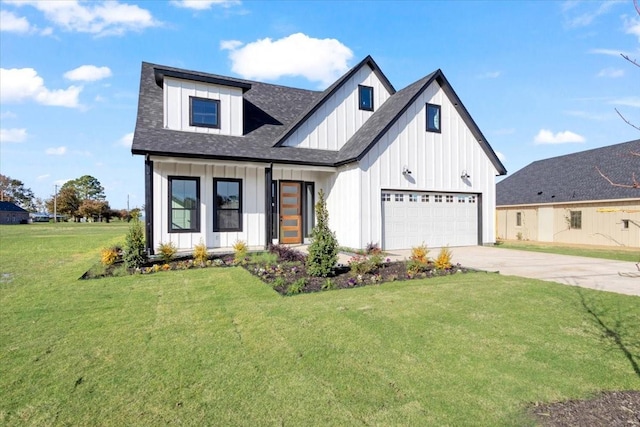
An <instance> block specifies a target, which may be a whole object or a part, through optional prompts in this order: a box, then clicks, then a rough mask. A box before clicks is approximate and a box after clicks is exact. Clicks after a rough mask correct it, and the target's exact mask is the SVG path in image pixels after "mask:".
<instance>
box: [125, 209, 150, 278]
mask: <svg viewBox="0 0 640 427" xmlns="http://www.w3.org/2000/svg"><path fill="white" fill-rule="evenodd" d="M144 243H145V242H144V230H143V228H142V223H141V222H140V219H139V218H137V217H134V218H133V219H132V220H131V225H129V231H128V232H127V235H126V237H125V243H124V255H123V259H124V265H125V267H127V268H139V267H140V266H141V265H142V263H144V262H145V261H146V260H147V254H146V252H145V250H144Z"/></svg>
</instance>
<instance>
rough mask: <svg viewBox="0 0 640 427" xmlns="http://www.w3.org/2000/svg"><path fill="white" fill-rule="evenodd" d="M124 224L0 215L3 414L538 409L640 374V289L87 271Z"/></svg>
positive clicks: (107, 419)
mask: <svg viewBox="0 0 640 427" xmlns="http://www.w3.org/2000/svg"><path fill="white" fill-rule="evenodd" d="M125 232H126V224H125V225H121V224H110V225H107V224H55V225H53V224H51V225H46V224H44V225H40V224H33V225H24V226H0V307H1V308H0V324H1V325H2V328H0V370H1V371H0V372H1V373H0V424H2V425H9V426H12V425H20V426H22V425H33V426H46V425H101V426H122V425H149V426H156V425H163V424H172V425H175V424H182V425H194V426H202V425H220V426H223V425H225V426H226V425H246V426H261V425H265V426H271V425H290V426H306V425H309V426H317V425H338V426H344V425H349V426H351V425H385V426H386V425H408V426H414V425H438V426H442V425H452V426H457V425H482V426H486V425H492V426H494V425H496V426H499V425H528V424H532V422H531V421H530V420H529V419H528V418H526V417H525V415H524V414H523V410H524V408H525V407H526V405H528V404H529V403H530V402H548V401H556V400H563V399H569V398H584V397H588V396H590V395H592V394H593V393H595V392H598V391H600V390H628V389H636V390H637V389H640V370H638V364H640V298H639V297H632V296H624V295H617V294H613V293H605V292H598V291H592V290H587V289H579V288H575V287H570V286H564V285H556V284H553V283H548V282H541V281H535V280H529V279H522V278H515V277H505V276H499V275H495V274H487V273H472V274H465V275H457V276H449V277H442V278H437V279H426V280H416V281H408V282H394V283H387V284H383V285H381V286H370V287H365V288H357V289H351V290H341V291H329V292H323V293H318V294H305V295H298V296H294V297H281V296H279V295H278V294H276V293H275V292H273V291H272V290H271V289H270V288H269V287H268V286H267V285H265V284H263V283H262V282H260V281H259V280H258V279H256V278H254V277H253V276H251V275H250V274H248V273H247V272H246V271H244V270H243V269H241V268H224V269H222V268H219V269H215V268H209V269H202V270H188V271H171V272H164V273H157V274H152V275H144V276H127V277H119V278H110V279H100V280H88V281H79V280H77V279H78V277H79V276H81V275H82V273H84V271H85V270H87V269H88V268H89V267H91V265H92V264H94V263H95V262H96V261H97V260H98V259H99V251H100V249H101V248H102V247H105V246H109V245H111V244H114V243H117V242H119V241H123V240H124V238H123V236H124V234H125ZM456 261H459V262H462V263H463V261H464V260H456ZM604 328H608V329H609V331H608V332H607V333H605V331H604ZM613 338H617V341H618V343H617V344H616V340H615V339H613Z"/></svg>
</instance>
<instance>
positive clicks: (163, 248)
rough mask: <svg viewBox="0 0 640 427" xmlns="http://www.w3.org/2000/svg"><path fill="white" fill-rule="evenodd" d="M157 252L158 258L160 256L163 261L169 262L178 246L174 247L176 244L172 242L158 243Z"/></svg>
mask: <svg viewBox="0 0 640 427" xmlns="http://www.w3.org/2000/svg"><path fill="white" fill-rule="evenodd" d="M158 252H159V253H160V258H162V260H163V261H164V262H169V261H171V260H173V259H174V258H175V256H176V253H177V252H178V248H176V245H175V244H174V243H173V242H169V243H160V244H159V245H158Z"/></svg>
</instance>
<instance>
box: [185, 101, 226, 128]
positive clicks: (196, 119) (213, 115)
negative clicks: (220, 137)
mask: <svg viewBox="0 0 640 427" xmlns="http://www.w3.org/2000/svg"><path fill="white" fill-rule="evenodd" d="M189 100H190V104H191V105H190V115H189V126H200V127H206V128H220V101H218V100H217V99H207V98H196V97H194V96H192V97H190V98H189Z"/></svg>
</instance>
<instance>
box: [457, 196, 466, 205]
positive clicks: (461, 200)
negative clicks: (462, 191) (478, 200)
mask: <svg viewBox="0 0 640 427" xmlns="http://www.w3.org/2000/svg"><path fill="white" fill-rule="evenodd" d="M466 201H467V198H466V197H465V196H458V203H466Z"/></svg>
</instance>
